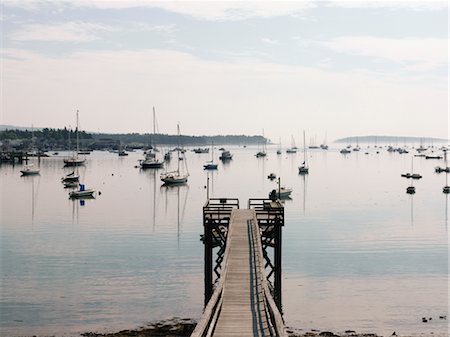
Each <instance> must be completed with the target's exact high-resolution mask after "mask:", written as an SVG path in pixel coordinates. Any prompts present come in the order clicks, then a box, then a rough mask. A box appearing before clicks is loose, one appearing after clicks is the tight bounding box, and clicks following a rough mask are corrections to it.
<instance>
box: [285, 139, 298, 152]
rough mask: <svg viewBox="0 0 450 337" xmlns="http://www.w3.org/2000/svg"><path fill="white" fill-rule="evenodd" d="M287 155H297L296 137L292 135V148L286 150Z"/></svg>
mask: <svg viewBox="0 0 450 337" xmlns="http://www.w3.org/2000/svg"><path fill="white" fill-rule="evenodd" d="M286 153H297V147H296V146H295V139H294V136H292V135H291V147H290V148H289V149H287V150H286Z"/></svg>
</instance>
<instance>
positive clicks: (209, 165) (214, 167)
mask: <svg viewBox="0 0 450 337" xmlns="http://www.w3.org/2000/svg"><path fill="white" fill-rule="evenodd" d="M203 169H204V170H217V164H215V163H213V162H209V163H206V164H205V165H203Z"/></svg>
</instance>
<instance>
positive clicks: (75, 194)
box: [69, 184, 95, 199]
mask: <svg viewBox="0 0 450 337" xmlns="http://www.w3.org/2000/svg"><path fill="white" fill-rule="evenodd" d="M94 193H95V190H93V189H88V190H87V189H86V188H85V186H84V184H80V189H79V190H78V191H72V192H69V197H70V198H72V199H81V198H89V197H93V196H94Z"/></svg>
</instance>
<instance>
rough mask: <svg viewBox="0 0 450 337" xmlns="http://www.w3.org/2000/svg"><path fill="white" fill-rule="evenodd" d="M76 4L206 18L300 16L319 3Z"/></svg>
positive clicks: (118, 0)
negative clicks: (155, 10)
mask: <svg viewBox="0 0 450 337" xmlns="http://www.w3.org/2000/svg"><path fill="white" fill-rule="evenodd" d="M73 5H74V6H88V7H95V8H101V9H123V8H133V7H148V8H160V9H163V10H166V11H170V12H174V13H179V14H182V15H186V16H191V17H194V18H196V19H200V20H207V21H236V20H245V19H248V18H254V17H262V18H267V17H275V16H286V15H289V16H299V15H302V14H303V13H304V11H305V10H307V9H309V8H313V7H315V6H316V4H315V1H312V0H304V1H280V2H275V1H273V2H272V1H271V2H269V1H267V2H266V1H262V2H256V1H200V2H197V1H121V0H112V1H75V2H73Z"/></svg>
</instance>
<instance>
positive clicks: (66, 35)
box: [10, 21, 116, 42]
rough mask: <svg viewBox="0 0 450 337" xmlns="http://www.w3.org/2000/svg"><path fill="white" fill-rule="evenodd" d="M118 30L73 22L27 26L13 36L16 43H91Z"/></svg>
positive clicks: (95, 24) (100, 25) (12, 38)
mask: <svg viewBox="0 0 450 337" xmlns="http://www.w3.org/2000/svg"><path fill="white" fill-rule="evenodd" d="M115 30H116V29H115V28H113V27H111V26H107V25H102V24H97V23H90V22H81V21H71V22H65V23H55V24H27V25H24V26H23V27H22V28H21V29H20V30H18V31H16V32H14V33H12V34H11V36H10V38H11V40H14V41H47V42H90V41H94V40H98V39H100V36H99V34H101V33H102V32H112V31H115Z"/></svg>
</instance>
